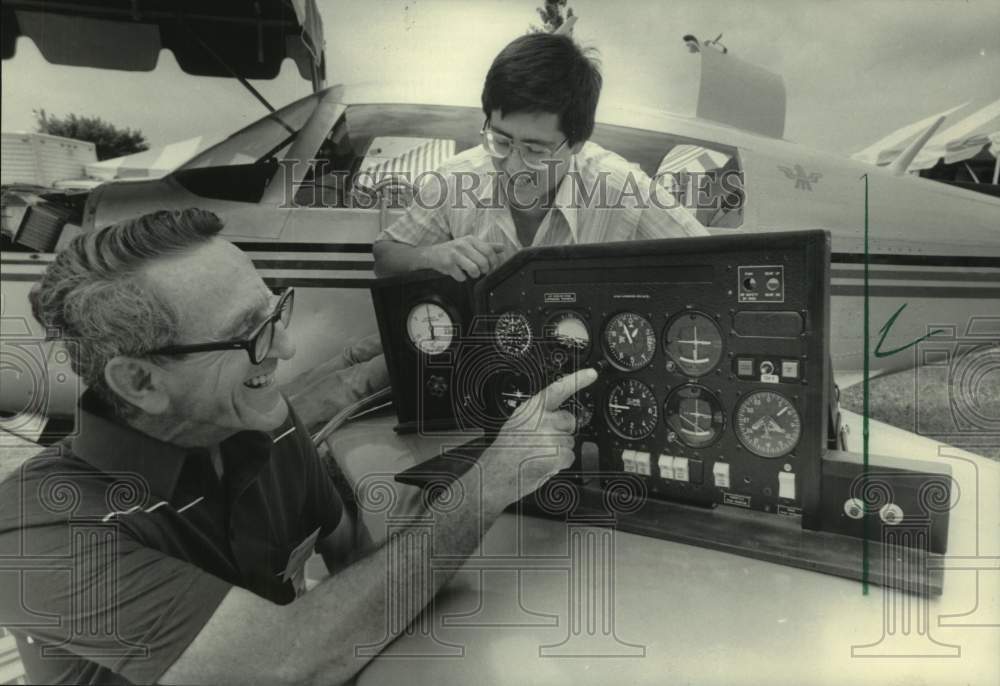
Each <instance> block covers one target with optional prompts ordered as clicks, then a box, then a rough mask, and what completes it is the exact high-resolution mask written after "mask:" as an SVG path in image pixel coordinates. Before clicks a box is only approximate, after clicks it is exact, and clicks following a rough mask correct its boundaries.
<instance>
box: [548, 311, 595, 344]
mask: <svg viewBox="0 0 1000 686" xmlns="http://www.w3.org/2000/svg"><path fill="white" fill-rule="evenodd" d="M545 337H546V338H549V339H551V340H552V341H554V342H555V343H557V344H558V345H561V346H562V347H564V348H569V349H571V350H577V351H579V352H580V353H581V354H582V353H585V352H587V350H589V349H590V327H589V326H587V322H586V321H585V320H584V318H583V317H582V316H581V315H580V314H579V313H577V312H573V311H570V310H567V311H564V312H556V313H555V314H554V315H552V316H551V317H549V320H548V321H547V322H545Z"/></svg>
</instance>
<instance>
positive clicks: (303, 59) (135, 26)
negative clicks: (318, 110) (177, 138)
mask: <svg viewBox="0 0 1000 686" xmlns="http://www.w3.org/2000/svg"><path fill="white" fill-rule="evenodd" d="M0 11H2V16H0V21H2V25H3V29H2V42H0V56H2V57H3V59H5V60H6V59H9V58H11V57H13V56H14V53H15V51H16V49H17V39H18V38H19V37H20V36H27V37H28V38H30V39H31V40H32V41H34V43H35V45H37V46H38V49H39V51H40V52H41V53H42V55H43V56H44V57H45V59H46V60H48V61H49V62H51V63H53V64H60V65H71V66H82V67H96V68H100V69H121V70H124V71H152V70H153V69H154V68H155V67H156V63H157V61H158V59H159V55H160V50H161V49H163V48H166V49H168V50H170V51H171V52H172V53H173V54H174V57H175V59H176V60H177V63H178V65H180V67H181V69H183V70H184V71H185V72H187V73H189V74H192V75H194V76H227V77H236V78H241V79H273V78H276V77H277V76H278V74H279V73H280V71H281V63H282V62H283V61H284V60H285V58H286V57H287V58H291V59H292V60H294V61H295V63H296V65H297V66H298V69H299V74H300V75H301V76H302V78H304V79H306V80H309V81H311V82H312V84H313V90H319V89H320V88H322V87H323V85H324V82H325V78H326V76H325V63H324V42H323V23H322V20H321V18H320V15H319V11H318V10H317V8H316V3H315V0H256V2H252V3H251V2H219V3H206V2H200V1H199V0H103V1H100V0H98V1H95V0H62V1H61V2H58V3H47V4H44V5H43V4H42V3H39V2H37V1H35V0H2V2H0Z"/></svg>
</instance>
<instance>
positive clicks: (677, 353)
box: [663, 312, 722, 376]
mask: <svg viewBox="0 0 1000 686" xmlns="http://www.w3.org/2000/svg"><path fill="white" fill-rule="evenodd" d="M663 346H664V349H665V351H666V353H667V356H668V357H669V358H670V359H671V360H672V361H673V362H674V364H676V365H677V367H679V368H680V370H681V372H683V373H684V374H686V375H688V376H702V375H703V374H707V373H708V372H710V371H712V370H713V369H715V367H716V365H718V364H719V360H720V359H722V332H721V331H719V326H718V324H716V323H715V322H714V321H713V320H712V319H711V318H709V317H708V316H707V315H704V314H701V313H700V312H684V313H682V314H680V315H678V316H676V317H674V318H673V319H672V320H671V321H670V323H669V324H668V325H667V330H666V332H665V333H664V334H663Z"/></svg>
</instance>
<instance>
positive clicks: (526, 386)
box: [498, 372, 532, 417]
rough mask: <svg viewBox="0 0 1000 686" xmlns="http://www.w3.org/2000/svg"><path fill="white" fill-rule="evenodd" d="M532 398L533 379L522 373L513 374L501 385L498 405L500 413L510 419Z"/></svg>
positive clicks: (504, 379)
mask: <svg viewBox="0 0 1000 686" xmlns="http://www.w3.org/2000/svg"><path fill="white" fill-rule="evenodd" d="M531 396H532V392H531V379H530V378H529V377H528V375H527V374H522V373H520V372H511V373H510V374H508V375H506V376H505V377H504V378H503V380H502V381H501V383H500V398H499V403H498V406H499V407H500V412H501V413H502V414H503V415H504V417H510V416H511V415H512V414H514V411H515V410H516V409H517V408H519V407H520V406H521V405H523V404H524V403H525V402H527V400H528V399H529V398H530V397H531Z"/></svg>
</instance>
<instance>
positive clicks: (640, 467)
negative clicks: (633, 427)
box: [635, 452, 653, 476]
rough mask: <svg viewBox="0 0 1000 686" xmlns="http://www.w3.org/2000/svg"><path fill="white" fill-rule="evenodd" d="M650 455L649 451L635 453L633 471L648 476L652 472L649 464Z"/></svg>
mask: <svg viewBox="0 0 1000 686" xmlns="http://www.w3.org/2000/svg"><path fill="white" fill-rule="evenodd" d="M649 460H650V456H649V453H640V452H636V453H635V473H636V474H642V475H643V476H649V475H651V474H652V473H653V471H652V468H651V467H650V464H649Z"/></svg>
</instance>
